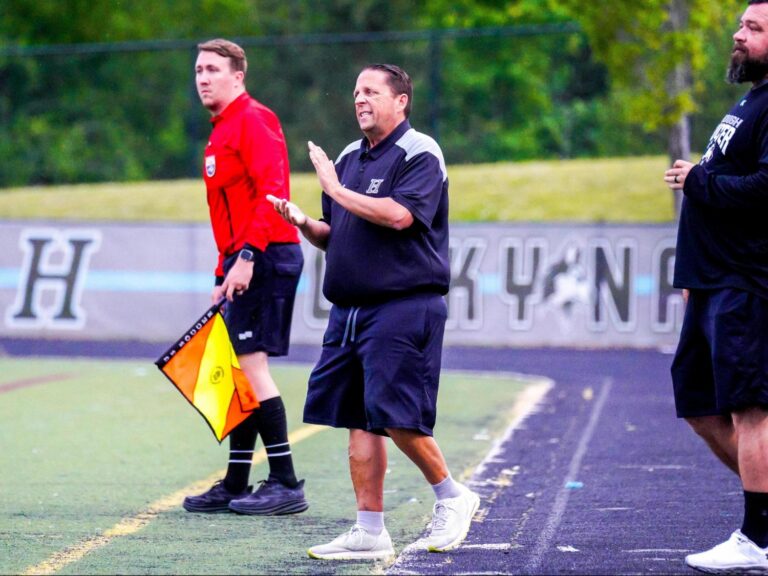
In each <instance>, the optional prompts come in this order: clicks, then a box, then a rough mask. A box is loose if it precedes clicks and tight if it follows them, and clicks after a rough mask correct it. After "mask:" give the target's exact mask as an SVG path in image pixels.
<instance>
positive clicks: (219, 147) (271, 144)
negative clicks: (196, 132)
mask: <svg viewBox="0 0 768 576" xmlns="http://www.w3.org/2000/svg"><path fill="white" fill-rule="evenodd" d="M211 123H212V124H213V130H212V132H211V137H210V140H209V141H208V145H207V146H206V147H205V158H204V162H203V178H204V179H205V187H206V189H207V192H208V208H209V210H210V215H211V225H212V226H213V236H214V239H215V240H216V247H217V248H218V250H219V261H218V265H217V266H216V275H217V276H223V275H224V270H223V268H222V263H223V262H224V258H226V257H227V256H229V255H231V254H234V253H235V252H238V251H239V250H240V249H241V248H242V247H243V246H244V245H245V244H250V245H252V246H254V247H255V248H258V249H259V250H262V251H263V250H264V249H265V248H266V247H267V245H268V244H271V243H273V242H288V243H298V242H299V235H298V231H297V230H296V228H295V227H294V226H291V225H290V224H288V223H287V222H286V221H285V220H283V218H282V217H281V216H280V215H279V214H278V213H277V212H275V209H274V208H273V207H272V204H271V203H270V202H269V201H268V200H267V199H266V196H267V194H272V195H273V196H277V197H278V198H286V199H290V180H289V178H290V176H289V166H288V150H287V148H286V145H285V137H284V136H283V129H282V127H281V126H280V120H279V119H278V118H277V116H276V115H275V113H274V112H272V111H271V110H270V109H269V108H267V107H266V106H264V105H263V104H261V103H260V102H258V101H256V100H255V99H253V98H251V97H250V96H249V95H248V94H247V93H245V92H244V93H243V94H241V95H240V96H238V97H237V98H236V99H235V100H233V101H232V102H231V103H230V104H229V106H227V107H226V108H225V109H224V111H223V112H222V113H221V114H219V115H218V116H214V117H213V118H211Z"/></svg>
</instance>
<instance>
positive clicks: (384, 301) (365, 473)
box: [270, 64, 479, 560]
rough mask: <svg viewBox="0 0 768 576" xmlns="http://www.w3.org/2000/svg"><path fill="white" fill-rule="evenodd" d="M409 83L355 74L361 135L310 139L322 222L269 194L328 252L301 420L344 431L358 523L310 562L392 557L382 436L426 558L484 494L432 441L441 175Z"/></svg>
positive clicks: (392, 70) (370, 69)
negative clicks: (319, 333)
mask: <svg viewBox="0 0 768 576" xmlns="http://www.w3.org/2000/svg"><path fill="white" fill-rule="evenodd" d="M412 94H413V87H412V83H411V79H410V78H409V76H408V74H406V73H405V71H403V70H402V69H400V68H398V67H397V66H393V65H389V64H374V65H370V66H367V67H365V68H364V69H363V71H362V72H361V73H360V75H359V76H358V78H357V83H356V85H355V90H354V98H355V114H356V117H357V121H358V124H359V126H360V129H361V130H362V132H363V134H364V136H365V137H364V138H363V139H361V140H358V141H356V142H353V143H352V144H350V145H349V146H347V147H346V148H345V149H344V150H343V151H342V153H341V154H340V155H339V157H338V159H337V160H336V163H335V164H334V163H333V162H331V161H330V160H329V159H328V157H327V156H326V154H325V152H324V151H323V150H322V149H321V148H320V147H318V146H315V145H314V144H313V143H312V142H309V156H310V159H311V160H312V163H313V165H314V167H315V170H316V172H317V176H318V180H319V181H320V185H321V187H322V189H323V195H322V205H323V217H322V219H321V220H314V219H312V218H309V217H307V216H306V215H305V214H304V213H303V212H302V211H301V210H300V209H299V208H298V207H297V206H296V205H295V204H293V203H291V202H288V201H286V200H284V199H277V198H271V199H270V200H271V201H272V202H273V205H274V206H275V209H276V210H277V211H278V212H280V214H282V216H283V217H284V218H285V219H286V220H287V221H288V222H290V223H292V224H294V225H296V226H298V227H299V230H301V232H302V234H303V235H304V236H305V237H306V238H307V239H308V240H309V241H310V242H311V243H312V244H314V245H315V246H317V247H319V248H321V249H323V250H325V251H326V273H325V280H324V284H323V293H324V294H325V297H326V298H327V299H328V300H330V301H331V303H332V304H333V307H332V308H331V313H330V318H329V322H328V328H327V330H326V332H325V336H324V338H323V350H322V355H321V357H320V360H319V361H318V363H317V366H315V368H314V370H313V371H312V374H311V376H310V379H309V386H308V391H307V401H306V404H305V408H304V421H305V422H309V423H315V424H324V425H328V426H334V427H337V428H348V429H349V465H350V473H351V477H352V484H353V486H354V489H355V497H356V501H357V520H356V522H355V523H354V525H353V526H352V528H351V529H350V530H349V531H348V532H345V533H344V534H342V535H341V536H339V537H338V538H336V539H334V540H332V541H331V542H329V543H328V544H322V545H318V546H313V547H312V548H310V549H309V551H308V552H309V555H310V556H311V557H313V558H321V559H330V560H361V559H370V560H380V559H385V558H388V557H391V556H393V555H394V548H393V546H392V541H391V539H390V537H389V534H388V533H387V530H386V528H385V526H384V511H383V510H384V475H385V472H386V469H387V447H386V438H387V436H389V437H391V438H392V440H393V441H394V443H395V445H396V446H397V447H398V448H399V449H400V450H402V451H403V452H404V453H405V454H406V455H407V456H408V457H409V458H410V459H411V461H413V462H414V464H416V466H418V468H419V469H420V470H421V472H422V473H423V474H424V477H425V478H426V480H427V481H428V482H429V483H430V485H431V486H432V488H433V490H434V492H435V497H436V502H435V506H434V509H433V518H432V528H431V531H430V534H429V535H428V536H427V537H426V538H424V539H423V541H420V543H419V545H420V546H422V547H423V548H424V549H425V550H430V551H433V552H444V551H447V550H451V549H453V548H455V547H457V546H459V545H460V544H461V542H462V541H463V540H464V538H465V537H466V535H467V532H468V530H469V525H470V522H471V520H472V516H473V515H474V513H475V512H476V511H477V508H478V506H479V498H478V496H477V495H476V494H475V493H473V492H472V491H470V490H469V489H468V488H467V487H465V486H463V485H462V484H460V483H458V482H456V481H454V480H453V478H452V477H451V475H450V472H449V470H448V467H447V465H446V463H445V459H444V458H443V455H442V452H441V451H440V448H439V446H438V445H437V442H436V441H435V440H434V438H433V436H432V433H433V427H434V425H435V417H436V402H437V392H438V384H439V378H440V358H441V352H442V343H443V333H444V329H445V320H446V317H447V307H446V303H445V300H444V298H443V296H444V295H445V294H446V293H447V292H448V286H449V280H450V267H449V262H448V176H447V173H446V168H445V161H444V160H443V154H442V151H441V150H440V147H439V146H438V145H437V143H436V142H435V141H434V140H433V139H432V138H430V137H429V136H426V135H424V134H421V133H419V132H417V131H416V130H414V129H413V128H412V127H411V126H410V124H409V122H408V116H409V114H410V110H411V101H412Z"/></svg>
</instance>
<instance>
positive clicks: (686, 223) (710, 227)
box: [674, 82, 768, 298]
mask: <svg viewBox="0 0 768 576" xmlns="http://www.w3.org/2000/svg"><path fill="white" fill-rule="evenodd" d="M683 192H684V193H685V197H684V199H683V206H682V212H681V214H680V225H679V228H678V236H677V252H676V258H675V275H674V285H675V287H677V288H693V289H717V288H726V287H731V288H738V289H742V290H746V291H748V292H752V293H754V294H756V295H758V296H760V297H762V298H768V83H765V82H764V83H763V84H761V85H759V86H757V87H756V88H753V89H752V90H750V91H749V92H748V93H747V94H746V95H745V96H744V97H743V98H742V99H741V100H740V101H739V102H738V103H737V104H736V105H735V106H734V107H733V108H732V109H731V110H730V111H729V112H728V114H726V116H725V117H724V118H723V120H722V121H721V122H720V124H719V126H718V127H717V128H716V129H715V131H714V133H713V134H712V137H711V138H710V140H709V144H708V145H707V151H706V152H705V154H704V156H703V157H702V159H701V161H700V163H699V164H698V165H696V166H694V167H693V168H692V169H691V171H690V172H689V173H688V176H687V178H686V180H685V186H684V190H683Z"/></svg>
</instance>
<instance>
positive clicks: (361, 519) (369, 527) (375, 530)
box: [357, 510, 384, 536]
mask: <svg viewBox="0 0 768 576" xmlns="http://www.w3.org/2000/svg"><path fill="white" fill-rule="evenodd" d="M357 524H358V525H359V526H360V527H362V529H363V530H365V531H366V532H368V534H373V535H374V536H378V535H379V534H381V531H382V530H384V512H370V511H368V510H358V511H357Z"/></svg>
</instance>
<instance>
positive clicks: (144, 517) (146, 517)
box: [21, 424, 330, 575]
mask: <svg viewBox="0 0 768 576" xmlns="http://www.w3.org/2000/svg"><path fill="white" fill-rule="evenodd" d="M322 430H330V428H329V427H328V426H315V425H314V424H309V425H306V426H303V427H301V428H299V429H298V430H296V431H295V432H293V433H292V434H290V435H289V436H288V441H289V442H293V443H294V444H296V443H298V442H301V441H302V440H306V439H307V438H309V437H310V436H314V435H315V434H317V433H318V432H320V431H322ZM265 458H266V456H265V454H264V452H261V453H259V454H257V455H255V456H254V457H253V463H254V464H258V463H260V462H263V461H264V460H265ZM224 472H225V470H218V471H216V472H215V473H213V474H211V475H210V476H209V477H208V478H205V479H204V480H200V481H198V482H194V483H192V484H190V485H189V486H185V487H184V488H182V489H181V490H177V491H176V492H174V493H173V494H170V495H169V496H165V497H163V498H160V499H159V500H155V501H154V502H152V504H150V505H149V506H148V507H147V508H146V509H145V510H143V511H141V512H139V513H138V514H136V515H135V516H131V517H128V518H123V519H122V520H120V521H119V522H118V523H117V524H115V525H114V526H112V528H109V529H108V530H105V531H104V532H102V533H101V534H100V535H98V536H94V537H91V538H84V539H83V540H80V542H77V543H75V544H73V545H72V546H69V547H67V548H65V549H64V550H61V551H60V552H55V553H53V554H52V555H51V556H50V557H49V558H48V559H47V560H44V561H43V562H40V563H39V564H35V565H34V566H29V567H27V568H26V569H25V570H24V571H23V572H21V574H24V575H33V574H54V573H56V572H58V571H59V570H61V569H62V568H64V567H66V566H68V565H70V564H72V563H74V562H77V561H78V560H81V559H82V558H83V557H84V556H86V555H87V554H90V553H91V552H93V551H94V550H98V549H99V548H102V547H103V546H106V545H107V544H109V543H110V542H112V540H114V539H115V538H118V537H120V536H130V535H131V534H135V533H136V532H138V531H139V530H141V529H142V528H144V527H145V526H147V524H149V523H150V522H151V521H152V520H154V519H155V517H157V516H158V515H159V514H162V513H163V512H167V511H168V510H172V509H174V508H177V507H178V506H181V503H182V502H183V501H184V497H185V496H186V495H187V494H189V493H190V492H197V491H200V490H205V489H206V488H208V487H210V485H211V484H212V483H213V482H215V481H216V480H218V479H219V478H221V476H222V475H223V474H224Z"/></svg>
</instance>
